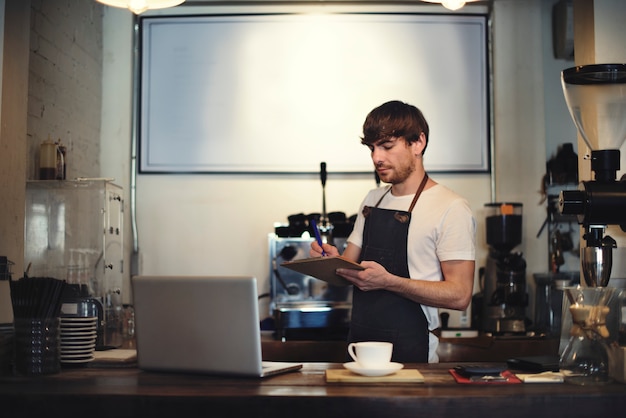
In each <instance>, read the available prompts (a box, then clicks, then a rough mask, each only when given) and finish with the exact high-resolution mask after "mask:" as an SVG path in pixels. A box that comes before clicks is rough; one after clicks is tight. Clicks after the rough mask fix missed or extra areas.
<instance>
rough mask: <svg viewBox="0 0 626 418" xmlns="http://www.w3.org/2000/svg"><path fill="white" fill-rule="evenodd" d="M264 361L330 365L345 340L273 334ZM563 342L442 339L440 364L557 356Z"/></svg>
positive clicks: (265, 341)
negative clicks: (310, 338)
mask: <svg viewBox="0 0 626 418" xmlns="http://www.w3.org/2000/svg"><path fill="white" fill-rule="evenodd" d="M261 341H262V349H263V359H264V360H271V361H299V362H302V361H304V362H307V361H308V362H315V361H320V362H330V363H342V362H344V361H347V360H346V354H347V344H346V342H345V341H298V340H291V341H290V340H287V341H280V340H277V339H275V338H274V337H273V336H272V334H271V333H263V335H262V337H261ZM558 350H559V340H558V339H554V338H543V337H491V336H479V337H477V338H442V339H440V341H439V349H438V350H437V354H438V355H439V361H440V362H442V363H445V362H464V361H506V360H507V359H509V358H511V357H519V356H535V355H547V354H551V355H557V354H558Z"/></svg>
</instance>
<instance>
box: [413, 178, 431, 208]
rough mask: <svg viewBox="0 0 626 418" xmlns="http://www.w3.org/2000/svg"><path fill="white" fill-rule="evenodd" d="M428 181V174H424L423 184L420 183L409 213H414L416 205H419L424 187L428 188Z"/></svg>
mask: <svg viewBox="0 0 626 418" xmlns="http://www.w3.org/2000/svg"><path fill="white" fill-rule="evenodd" d="M427 181H428V174H426V173H424V178H423V179H422V182H421V183H420V187H418V189H417V192H415V196H414V197H413V201H412V202H411V206H410V207H409V213H411V212H413V208H414V207H415V204H416V203H417V199H418V198H419V197H420V195H421V194H422V191H423V190H424V187H426V182H427Z"/></svg>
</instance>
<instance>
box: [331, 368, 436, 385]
mask: <svg viewBox="0 0 626 418" xmlns="http://www.w3.org/2000/svg"><path fill="white" fill-rule="evenodd" d="M326 381H327V382H336V383H424V376H422V374H421V373H420V372H419V370H415V369H402V370H398V371H397V372H395V373H393V374H390V375H387V376H376V377H369V376H361V375H359V374H356V373H353V372H351V371H350V370H347V369H329V370H326Z"/></svg>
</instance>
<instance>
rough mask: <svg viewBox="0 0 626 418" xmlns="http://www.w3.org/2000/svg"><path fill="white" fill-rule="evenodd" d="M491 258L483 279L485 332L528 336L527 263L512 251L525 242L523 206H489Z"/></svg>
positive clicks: (488, 228) (490, 204)
mask: <svg viewBox="0 0 626 418" xmlns="http://www.w3.org/2000/svg"><path fill="white" fill-rule="evenodd" d="M485 207H486V209H487V218H486V228H487V244H488V245H489V256H488V257H487V264H486V266H485V269H484V277H483V281H484V282H483V307H482V313H481V315H482V331H483V332H488V333H493V334H519V333H525V332H526V306H527V305H528V294H527V293H526V260H524V257H523V256H522V253H520V252H513V251H512V250H513V249H514V248H515V247H517V246H518V245H519V244H521V242H522V204H521V203H508V202H500V203H487V204H485Z"/></svg>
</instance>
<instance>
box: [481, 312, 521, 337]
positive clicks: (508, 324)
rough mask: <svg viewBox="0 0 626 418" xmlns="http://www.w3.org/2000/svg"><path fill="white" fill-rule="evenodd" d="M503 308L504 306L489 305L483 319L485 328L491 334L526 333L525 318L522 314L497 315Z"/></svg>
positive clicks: (501, 313)
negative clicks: (514, 315)
mask: <svg viewBox="0 0 626 418" xmlns="http://www.w3.org/2000/svg"><path fill="white" fill-rule="evenodd" d="M505 310H506V306H497V307H496V306H493V307H489V308H488V309H487V312H486V315H485V318H484V319H483V324H484V327H485V330H488V331H489V332H491V333H493V334H526V320H525V318H524V316H523V314H522V316H521V317H519V318H516V317H513V316H511V315H510V314H506V316H502V317H499V316H500V315H503V312H505Z"/></svg>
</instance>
